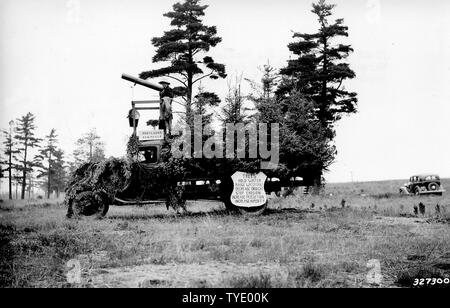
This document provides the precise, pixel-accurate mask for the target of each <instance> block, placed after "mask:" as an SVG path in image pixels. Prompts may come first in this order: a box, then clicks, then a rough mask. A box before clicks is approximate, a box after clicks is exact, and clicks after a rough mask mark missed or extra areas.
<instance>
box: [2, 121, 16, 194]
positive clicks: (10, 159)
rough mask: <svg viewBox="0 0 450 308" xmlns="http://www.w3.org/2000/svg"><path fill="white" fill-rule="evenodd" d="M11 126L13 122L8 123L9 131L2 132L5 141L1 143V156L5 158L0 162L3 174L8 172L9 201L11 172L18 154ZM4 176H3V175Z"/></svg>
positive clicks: (11, 182) (11, 181)
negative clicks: (2, 166)
mask: <svg viewBox="0 0 450 308" xmlns="http://www.w3.org/2000/svg"><path fill="white" fill-rule="evenodd" d="M13 124H14V121H10V123H9V125H10V129H9V131H7V130H3V131H2V132H3V136H4V137H5V140H4V141H3V146H4V148H3V154H4V155H5V158H4V159H2V160H1V164H2V165H4V166H6V168H4V169H3V172H8V195H9V200H12V184H13V181H14V179H13V172H14V169H15V168H16V167H17V164H16V163H15V162H16V159H17V157H16V155H17V154H18V150H17V149H16V146H17V143H16V141H15V140H14V137H13ZM3 176H4V175H3Z"/></svg>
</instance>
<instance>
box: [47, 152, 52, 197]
mask: <svg viewBox="0 0 450 308" xmlns="http://www.w3.org/2000/svg"><path fill="white" fill-rule="evenodd" d="M51 160H52V153H50V151H49V157H48V177H47V199H50V188H51V173H52V172H51V169H50V168H51Z"/></svg>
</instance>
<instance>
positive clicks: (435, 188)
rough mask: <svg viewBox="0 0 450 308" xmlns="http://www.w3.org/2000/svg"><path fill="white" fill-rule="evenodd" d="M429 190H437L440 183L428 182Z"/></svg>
mask: <svg viewBox="0 0 450 308" xmlns="http://www.w3.org/2000/svg"><path fill="white" fill-rule="evenodd" d="M428 190H429V191H437V190H439V184H438V183H430V184H428Z"/></svg>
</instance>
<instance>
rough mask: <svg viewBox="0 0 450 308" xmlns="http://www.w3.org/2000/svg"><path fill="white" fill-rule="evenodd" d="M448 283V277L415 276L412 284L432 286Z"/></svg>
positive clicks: (449, 279) (449, 282)
mask: <svg viewBox="0 0 450 308" xmlns="http://www.w3.org/2000/svg"><path fill="white" fill-rule="evenodd" d="M442 284H450V278H416V279H414V282H413V286H415V287H417V286H434V285H442Z"/></svg>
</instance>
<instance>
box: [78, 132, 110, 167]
mask: <svg viewBox="0 0 450 308" xmlns="http://www.w3.org/2000/svg"><path fill="white" fill-rule="evenodd" d="M75 145H76V148H75V150H74V151H73V157H74V159H75V162H74V166H75V168H76V167H78V166H79V165H81V164H83V163H86V162H98V161H101V160H103V159H105V150H104V144H103V142H102V141H101V138H100V136H99V135H98V134H97V132H96V130H95V129H91V130H90V131H89V132H88V133H86V134H85V135H83V137H81V138H79V139H78V140H77V142H76V144H75Z"/></svg>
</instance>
